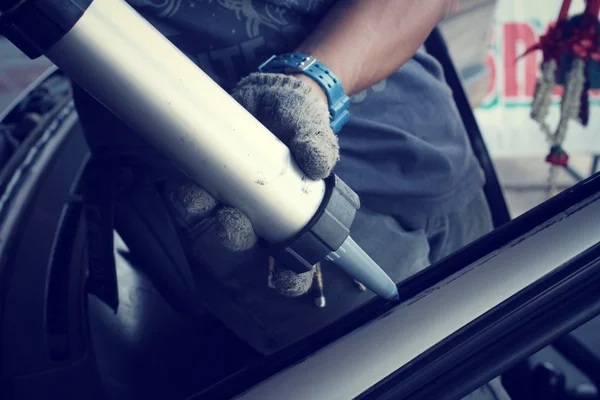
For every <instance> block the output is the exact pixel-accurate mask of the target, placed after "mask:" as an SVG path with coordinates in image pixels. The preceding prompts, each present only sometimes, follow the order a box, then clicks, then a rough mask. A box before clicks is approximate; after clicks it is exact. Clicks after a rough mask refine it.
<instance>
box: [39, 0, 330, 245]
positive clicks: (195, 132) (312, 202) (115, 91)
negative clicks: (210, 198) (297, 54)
mask: <svg viewBox="0 0 600 400" xmlns="http://www.w3.org/2000/svg"><path fill="white" fill-rule="evenodd" d="M74 54H77V55H78V58H77V59H75V58H73V55H74ZM46 56H47V57H48V58H49V59H50V60H51V61H52V62H54V63H55V64H56V65H57V66H58V67H59V68H60V69H62V70H63V71H65V72H66V73H67V74H68V75H69V76H70V77H71V78H72V79H73V80H74V81H75V82H77V83H78V84H79V85H80V86H81V87H82V88H84V89H85V90H86V91H88V92H89V93H90V94H91V95H92V96H93V97H95V98H96V99H97V100H98V101H99V102H100V103H102V104H103V105H104V106H105V107H107V108H108V109H109V110H111V111H112V112H113V113H114V114H115V115H117V116H118V117H119V118H120V119H121V120H123V122H125V123H126V124H128V125H129V126H130V127H131V128H132V129H134V130H135V131H136V132H138V133H139V134H140V135H141V136H142V137H144V138H145V139H146V140H148V142H150V143H151V144H152V145H153V146H155V147H156V148H157V149H159V150H160V151H161V152H162V153H164V154H165V155H166V156H168V157H169V158H170V159H171V160H173V162H174V163H175V164H176V165H178V166H179V168H181V169H182V170H183V171H184V172H185V173H186V174H187V175H188V176H189V177H190V178H191V179H192V180H194V181H195V182H197V183H198V184H199V185H201V186H203V187H204V188H206V189H207V190H208V191H209V192H210V193H211V194H213V195H214V196H215V197H216V198H218V199H219V200H221V201H222V202H223V203H225V204H227V205H230V206H233V207H237V208H239V209H240V210H241V211H242V212H243V213H244V214H246V215H247V216H248V217H249V218H250V220H251V221H252V223H253V225H254V228H255V231H256V233H257V234H258V235H259V236H260V237H262V238H263V239H265V240H267V241H269V242H271V243H277V242H281V241H284V240H286V239H289V238H290V237H292V236H293V235H295V234H296V233H298V232H299V231H300V230H301V229H302V228H303V227H304V226H305V225H306V224H307V223H308V222H309V221H310V219H311V218H312V217H313V216H314V214H315V213H316V211H317V209H318V207H319V205H320V204H321V202H322V200H323V196H324V193H325V183H324V181H322V180H318V181H315V180H311V179H309V178H308V177H306V176H305V175H304V174H303V173H302V171H301V170H300V169H299V167H298V166H297V164H296V163H295V161H294V160H293V157H292V156H291V153H290V151H289V149H288V148H287V147H286V146H285V145H284V144H283V143H282V142H281V141H280V140H279V139H277V138H276V137H275V135H273V134H272V133H271V132H270V131H269V130H267V129H266V128H265V127H264V126H263V125H262V124H261V123H260V122H259V121H257V120H256V119H255V118H254V117H253V116H252V115H251V114H250V113H248V112H247V111H246V110H245V109H244V108H243V107H242V106H240V105H239V104H238V103H237V102H236V101H235V100H234V99H233V98H232V97H231V96H229V94H228V93H227V92H226V91H224V90H223V89H222V88H221V87H220V86H218V85H217V84H216V83H215V82H214V81H213V80H212V79H211V78H210V77H209V76H208V75H206V74H205V73H204V72H203V71H202V70H201V69H200V68H198V66H196V65H195V64H194V63H193V62H192V61H191V60H190V59H189V58H188V57H187V56H186V55H185V54H183V53H182V52H181V51H179V50H178V49H177V48H176V47H175V46H174V45H173V44H172V43H171V42H170V41H169V40H168V39H166V38H165V37H164V36H163V35H162V34H161V33H160V32H159V31H158V30H156V29H155V28H154V27H153V26H152V25H151V24H150V23H149V22H147V21H146V20H145V19H144V18H143V17H142V16H141V15H139V14H138V13H137V12H136V11H135V10H134V9H133V8H131V6H129V5H128V4H127V3H125V1H122V0H95V1H93V2H92V4H91V5H90V7H89V9H88V10H87V11H86V12H85V13H84V15H83V16H82V17H81V19H80V20H79V21H78V22H77V24H76V25H75V26H74V27H73V28H72V29H71V30H70V31H69V32H68V33H67V34H66V35H65V36H64V37H63V38H62V39H61V40H60V41H59V42H58V43H57V44H56V45H54V46H53V47H52V49H50V50H49V51H48V52H46Z"/></svg>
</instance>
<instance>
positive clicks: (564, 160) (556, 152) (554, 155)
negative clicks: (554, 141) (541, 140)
mask: <svg viewBox="0 0 600 400" xmlns="http://www.w3.org/2000/svg"><path fill="white" fill-rule="evenodd" d="M546 162H547V163H549V164H552V165H556V166H557V167H564V166H566V165H567V164H568V163H569V155H568V154H567V152H566V151H564V150H563V149H562V147H560V146H553V147H552V148H551V149H550V154H548V156H547V157H546Z"/></svg>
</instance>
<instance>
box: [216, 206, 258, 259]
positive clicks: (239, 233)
mask: <svg viewBox="0 0 600 400" xmlns="http://www.w3.org/2000/svg"><path fill="white" fill-rule="evenodd" d="M217 221H218V223H219V232H218V233H219V237H220V239H221V242H222V244H223V246H225V247H226V248H228V249H229V250H231V251H234V252H235V251H245V250H249V249H251V248H252V247H254V245H255V244H256V242H257V241H258V237H257V236H256V233H255V232H254V229H253V228H252V222H250V220H249V219H248V217H246V216H245V215H244V214H243V213H242V212H241V211H239V210H237V209H235V208H230V207H223V208H222V209H221V210H219V212H218V214H217Z"/></svg>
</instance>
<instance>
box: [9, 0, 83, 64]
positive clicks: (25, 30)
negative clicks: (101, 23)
mask: <svg viewBox="0 0 600 400" xmlns="http://www.w3.org/2000/svg"><path fill="white" fill-rule="evenodd" d="M92 1H93V0H24V1H21V2H19V1H14V0H9V1H7V2H4V3H2V14H1V15H0V34H2V35H4V36H5V37H6V38H7V39H8V40H10V41H11V42H12V43H13V44H14V45H15V46H17V47H18V48H19V50H21V51H22V52H23V53H25V55H27V57H29V58H30V59H32V60H33V59H35V58H38V57H40V56H41V55H43V54H45V53H46V52H47V51H48V50H49V49H50V48H52V46H54V45H55V44H56V43H57V42H58V41H59V40H61V39H62V38H63V36H64V35H65V34H66V33H67V32H69V31H70V30H71V28H73V26H74V25H75V24H76V23H77V21H79V19H80V18H81V16H82V15H83V14H84V13H85V11H86V10H87V8H88V7H89V6H90V4H92Z"/></svg>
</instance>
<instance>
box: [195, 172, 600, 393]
mask: <svg viewBox="0 0 600 400" xmlns="http://www.w3.org/2000/svg"><path fill="white" fill-rule="evenodd" d="M597 193H600V174H596V175H594V176H592V177H590V178H588V179H586V180H585V181H582V182H580V183H578V184H577V185H575V186H573V187H572V188H570V189H568V190H565V191H564V192H562V193H560V194H559V195H557V196H555V197H553V198H552V199H550V200H548V201H546V202H545V203H543V204H541V205H539V206H538V207H536V208H534V209H532V210H530V211H529V212H527V213H525V214H523V215H521V216H520V217H518V218H516V219H514V220H512V221H511V222H508V223H506V224H504V225H503V226H501V227H500V228H498V229H496V230H494V231H493V232H491V233H490V234H488V235H486V236H484V237H483V238H481V239H479V240H477V241H475V242H473V243H472V244H470V245H468V246H466V247H464V248H463V249H461V250H459V251H458V252H456V253H455V254H453V255H452V256H450V257H448V258H446V259H444V260H441V261H440V262H438V263H436V264H434V265H433V266H432V267H430V268H427V269H425V270H424V271H421V272H420V273H418V274H416V275H414V276H413V277H411V278H409V279H408V280H406V281H405V282H403V283H402V284H400V285H399V291H400V293H401V299H402V301H406V300H407V299H410V298H413V297H415V296H417V295H418V294H419V293H422V292H425V291H427V289H429V288H431V287H433V286H435V285H437V284H439V283H440V282H441V281H442V280H444V279H447V278H448V277H450V276H451V275H452V274H455V273H457V272H459V271H460V270H461V269H463V268H465V267H466V266H468V265H470V264H472V263H474V262H476V261H477V260H479V259H482V258H484V257H486V255H488V254H491V253H493V252H494V251H496V250H497V249H500V248H502V247H504V246H506V245H507V244H508V243H510V242H511V241H513V240H515V239H517V238H518V237H520V236H522V235H524V234H526V233H527V232H529V231H531V230H533V229H535V228H536V227H537V226H540V225H543V224H545V223H546V222H547V221H548V220H550V219H552V218H554V217H556V216H557V215H559V214H561V213H564V212H565V211H566V210H567V209H569V208H571V207H574V206H575V205H577V204H578V203H580V202H583V201H584V200H585V199H587V198H589V197H590V196H593V195H595V194H597ZM599 218H600V215H599ZM572 256H573V257H577V256H578V254H573V255H572ZM522 301H524V300H523V299H522ZM392 308H393V305H392V304H390V303H388V302H386V301H384V300H382V299H375V300H373V301H371V302H370V303H368V304H367V305H365V306H363V307H362V308H360V309H357V310H355V311H354V312H352V313H350V314H349V315H347V316H346V317H344V318H342V319H340V320H339V321H337V322H336V323H334V324H333V325H331V326H330V327H328V328H327V329H325V330H324V331H321V332H318V333H316V334H315V335H312V336H311V337H309V338H306V339H305V340H303V341H301V342H299V343H297V344H295V345H292V346H290V347H289V348H287V349H285V350H282V351H281V352H280V353H277V354H275V355H273V356H271V357H265V358H264V359H261V360H259V361H257V362H256V363H255V364H253V365H250V366H248V367H247V368H245V369H244V370H242V371H240V372H239V373H237V374H234V375H232V376H230V377H228V378H226V379H224V380H222V381H221V382H218V383H216V384H215V385H213V386H212V387H210V388H208V389H206V390H204V391H202V392H200V393H197V394H196V395H194V396H191V397H190V398H189V399H212V398H231V397H234V396H237V395H240V394H241V393H243V392H245V391H247V390H249V389H250V388H252V387H253V386H255V385H257V384H260V383H261V382H263V381H265V380H267V379H269V378H271V377H272V376H273V375H275V374H277V373H278V372H280V371H282V370H285V369H287V368H290V367H293V366H294V365H296V364H298V363H300V362H302V361H303V360H305V359H307V358H308V357H310V356H311V355H315V354H317V353H318V352H319V351H321V350H323V349H324V348H325V347H326V346H327V345H328V344H331V343H333V342H334V341H336V340H337V339H339V338H341V337H343V336H345V335H347V334H348V333H350V332H352V331H353V330H355V329H357V328H359V327H361V326H364V325H366V324H368V323H369V322H371V321H373V320H375V319H377V318H380V317H381V316H382V315H384V314H385V313H387V312H388V311H390V310H391V309H392ZM467 328H468V327H467ZM450 339H451V338H448V340H450ZM374 384H375V382H374Z"/></svg>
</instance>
